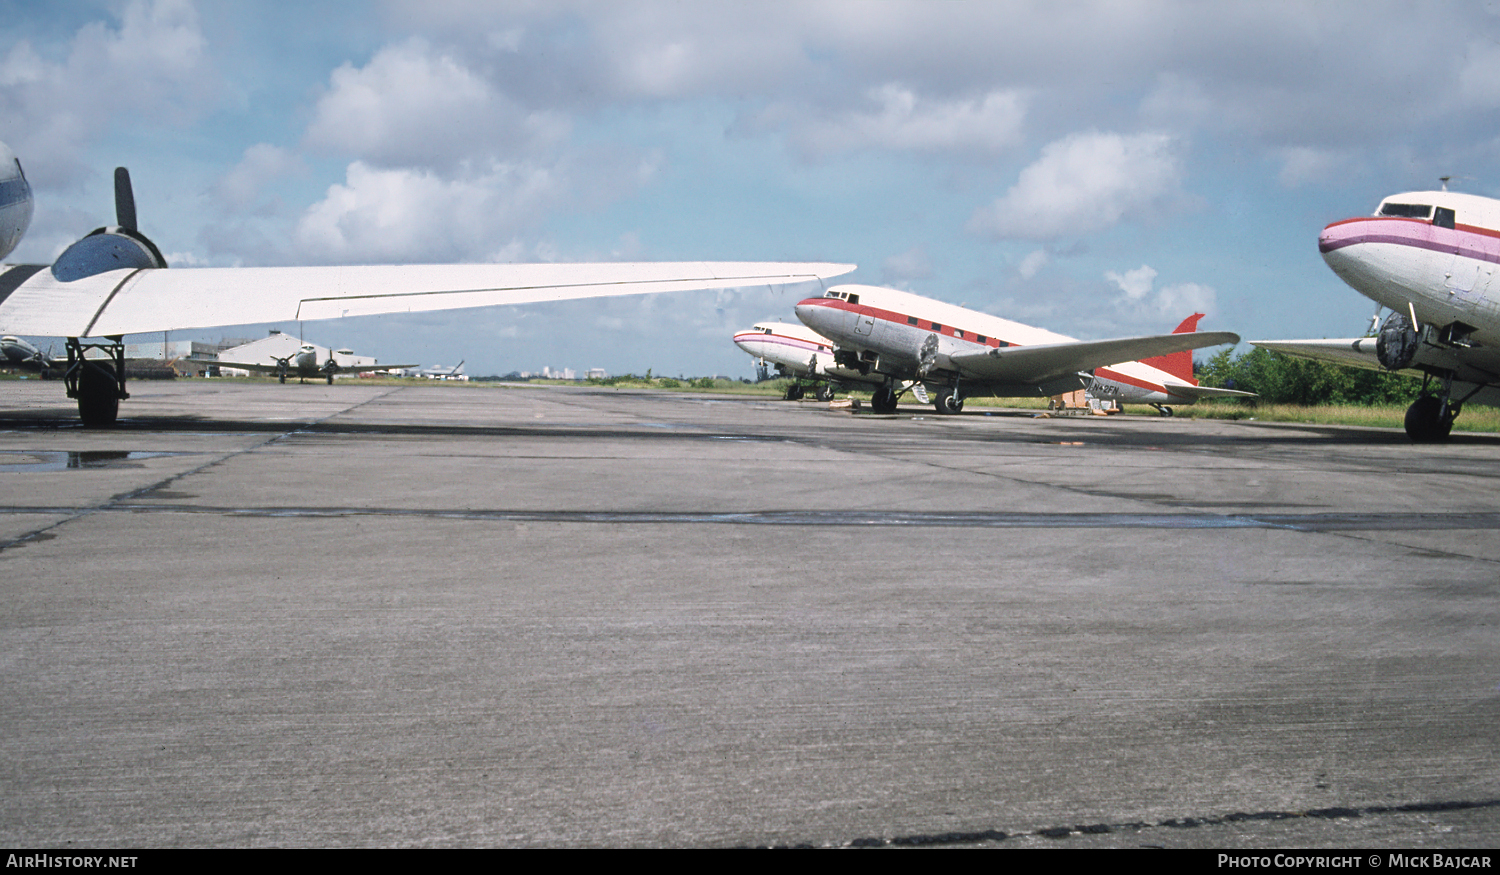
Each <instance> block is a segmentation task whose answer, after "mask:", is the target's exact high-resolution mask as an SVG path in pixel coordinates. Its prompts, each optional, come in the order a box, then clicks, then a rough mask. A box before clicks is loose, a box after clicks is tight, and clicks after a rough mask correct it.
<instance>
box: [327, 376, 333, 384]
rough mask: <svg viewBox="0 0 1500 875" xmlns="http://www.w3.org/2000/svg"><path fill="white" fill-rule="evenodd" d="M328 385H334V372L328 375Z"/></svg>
mask: <svg viewBox="0 0 1500 875" xmlns="http://www.w3.org/2000/svg"><path fill="white" fill-rule="evenodd" d="M328 385H330V386H332V385H333V374H329V375H328Z"/></svg>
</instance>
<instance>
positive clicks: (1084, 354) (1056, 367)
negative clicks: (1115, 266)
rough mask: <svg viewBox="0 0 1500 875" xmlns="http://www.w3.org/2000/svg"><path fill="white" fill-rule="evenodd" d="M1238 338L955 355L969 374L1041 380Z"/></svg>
mask: <svg viewBox="0 0 1500 875" xmlns="http://www.w3.org/2000/svg"><path fill="white" fill-rule="evenodd" d="M1239 342H1240V336H1239V335H1238V334H1234V333H1233V332H1229V331H1204V332H1194V333H1189V334H1153V335H1147V336H1145V337H1121V338H1116V339H1113V340H1080V341H1074V342H1070V343H1043V344H1036V345H1033V346H1008V347H1001V348H1000V349H992V350H990V351H988V352H978V353H966V354H961V355H955V356H952V361H953V364H954V365H955V366H957V367H958V369H959V371H960V372H961V373H962V374H963V375H964V376H965V377H968V378H970V379H979V380H995V381H1003V382H1016V383H1041V382H1045V381H1047V380H1050V379H1053V378H1056V377H1061V376H1064V375H1067V374H1075V373H1078V372H1079V371H1090V370H1093V369H1094V368H1102V367H1108V366H1110V365H1118V364H1122V363H1124V362H1129V361H1137V360H1139V359H1145V358H1152V357H1154V356H1160V355H1168V354H1171V353H1174V352H1183V351H1185V350H1191V349H1198V348H1200V347H1204V346H1218V345H1219V344H1222V343H1239ZM1176 389H1177V387H1176V386H1173V391H1176ZM1227 391H1232V390H1227ZM1237 394H1238V393H1237Z"/></svg>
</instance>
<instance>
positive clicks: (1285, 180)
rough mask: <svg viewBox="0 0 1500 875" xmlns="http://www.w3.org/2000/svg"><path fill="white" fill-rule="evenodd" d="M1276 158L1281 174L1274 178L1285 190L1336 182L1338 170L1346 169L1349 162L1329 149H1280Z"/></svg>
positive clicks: (1347, 157) (1345, 156)
mask: <svg viewBox="0 0 1500 875" xmlns="http://www.w3.org/2000/svg"><path fill="white" fill-rule="evenodd" d="M1278 157H1279V158H1280V159H1281V172H1280V173H1278V174H1276V178H1277V180H1279V181H1280V182H1281V184H1282V185H1284V186H1286V187H1287V188H1296V187H1298V186H1301V185H1306V184H1308V183H1312V182H1330V181H1336V180H1338V179H1339V178H1340V174H1339V173H1338V171H1339V169H1340V168H1341V167H1347V166H1348V164H1349V161H1350V160H1351V159H1350V157H1349V156H1347V155H1341V154H1340V153H1338V152H1335V151H1333V150H1331V149H1313V148H1309V147H1297V148H1291V149H1282V150H1280V151H1279V153H1278Z"/></svg>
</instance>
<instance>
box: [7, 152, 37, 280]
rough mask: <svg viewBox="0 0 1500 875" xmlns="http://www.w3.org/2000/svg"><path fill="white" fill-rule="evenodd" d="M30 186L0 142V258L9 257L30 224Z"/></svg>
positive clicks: (17, 163)
mask: <svg viewBox="0 0 1500 875" xmlns="http://www.w3.org/2000/svg"><path fill="white" fill-rule="evenodd" d="M31 211H32V200H31V184H30V183H28V182H27V181H26V174H25V173H23V172H22V171H21V162H20V159H18V158H16V155H15V153H14V152H12V151H11V150H10V147H9V146H7V145H5V144H4V143H0V258H4V257H5V256H7V255H9V254H10V252H11V250H12V249H15V248H16V244H17V243H20V242H21V238H22V237H23V236H25V235H26V228H27V227H28V226H29V225H30V224H31Z"/></svg>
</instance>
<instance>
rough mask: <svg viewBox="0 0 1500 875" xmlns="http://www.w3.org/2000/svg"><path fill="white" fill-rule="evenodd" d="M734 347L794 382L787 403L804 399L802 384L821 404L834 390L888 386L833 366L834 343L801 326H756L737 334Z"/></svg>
mask: <svg viewBox="0 0 1500 875" xmlns="http://www.w3.org/2000/svg"><path fill="white" fill-rule="evenodd" d="M734 345H735V346H738V347H739V348H740V349H742V350H744V351H745V353H746V354H748V355H750V356H753V357H755V358H756V359H758V360H760V361H761V362H769V363H770V364H772V365H775V366H776V373H778V374H782V375H784V376H791V377H794V378H795V380H794V381H793V382H792V383H791V385H789V386H787V387H786V400H788V401H796V400H798V399H799V398H801V397H802V395H803V393H804V391H805V387H804V386H803V385H802V381H803V380H806V381H808V382H810V383H812V384H813V386H814V388H815V391H816V392H817V398H818V400H819V401H829V400H831V399H832V398H833V393H834V387H842V386H847V385H849V384H850V383H873V384H875V385H879V384H881V383H883V382H885V378H884V377H882V376H880V375H879V374H861V373H860V372H859V371H858V370H857V369H853V368H843V367H839V366H838V365H837V364H834V361H833V341H831V340H829V339H828V338H826V337H824V336H823V335H821V334H819V333H817V332H816V331H813V330H812V329H810V328H807V327H805V326H802V325H790V324H788V323H786V322H757V323H755V327H754V328H751V329H750V330H748V331H740V332H737V333H736V334H735V335H734Z"/></svg>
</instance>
